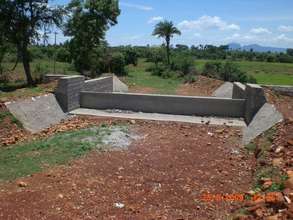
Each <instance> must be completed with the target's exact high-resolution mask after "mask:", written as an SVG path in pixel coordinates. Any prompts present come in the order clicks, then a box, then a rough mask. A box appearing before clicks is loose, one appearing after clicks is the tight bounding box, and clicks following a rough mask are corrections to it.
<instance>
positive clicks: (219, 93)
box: [212, 82, 233, 98]
mask: <svg viewBox="0 0 293 220" xmlns="http://www.w3.org/2000/svg"><path fill="white" fill-rule="evenodd" d="M232 94H233V83H231V82H225V83H224V84H223V85H221V86H220V87H219V88H218V89H216V91H214V93H213V95H212V96H214V97H222V98H232Z"/></svg>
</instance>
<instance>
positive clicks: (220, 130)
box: [215, 129, 225, 134]
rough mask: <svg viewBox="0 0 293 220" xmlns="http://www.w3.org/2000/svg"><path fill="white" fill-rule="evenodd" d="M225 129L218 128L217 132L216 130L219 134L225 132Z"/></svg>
mask: <svg viewBox="0 0 293 220" xmlns="http://www.w3.org/2000/svg"><path fill="white" fill-rule="evenodd" d="M224 131H225V129H218V130H216V131H215V132H216V133H217V134H222V133H224Z"/></svg>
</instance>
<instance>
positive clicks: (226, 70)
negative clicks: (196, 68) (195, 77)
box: [203, 62, 256, 83]
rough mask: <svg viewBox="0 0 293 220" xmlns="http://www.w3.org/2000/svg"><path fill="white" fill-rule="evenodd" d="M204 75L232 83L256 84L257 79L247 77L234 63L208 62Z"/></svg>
mask: <svg viewBox="0 0 293 220" xmlns="http://www.w3.org/2000/svg"><path fill="white" fill-rule="evenodd" d="M203 75H205V76H209V77H211V78H216V79H220V80H224V81H230V82H242V83H247V82H250V83H256V79H255V78H254V77H252V76H248V75H246V74H245V73H244V72H243V71H241V70H240V68H239V66H238V65H236V64H235V63H232V62H226V63H224V64H223V63H220V62H208V63H206V64H205V67H204V70H203Z"/></svg>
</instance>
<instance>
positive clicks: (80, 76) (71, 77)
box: [61, 75, 85, 79]
mask: <svg viewBox="0 0 293 220" xmlns="http://www.w3.org/2000/svg"><path fill="white" fill-rule="evenodd" d="M75 78H85V77H84V76H82V75H74V76H66V77H62V78H61V79H75Z"/></svg>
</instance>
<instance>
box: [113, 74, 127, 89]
mask: <svg viewBox="0 0 293 220" xmlns="http://www.w3.org/2000/svg"><path fill="white" fill-rule="evenodd" d="M113 92H128V86H127V85H125V84H124V83H123V82H121V81H120V79H119V78H118V77H116V76H113Z"/></svg>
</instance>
